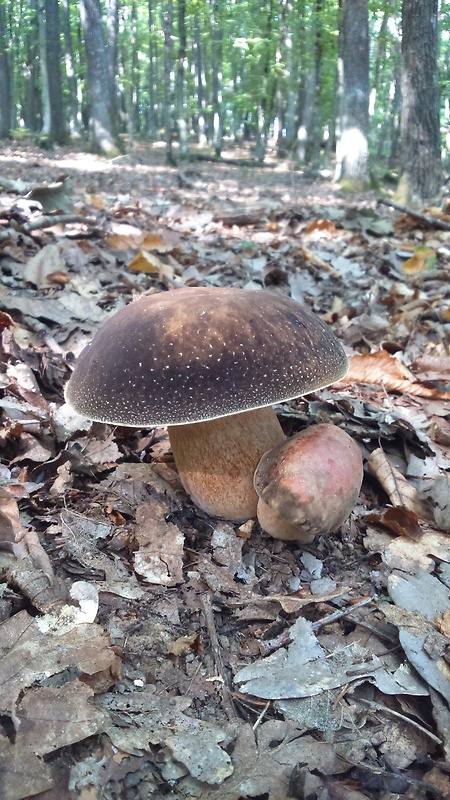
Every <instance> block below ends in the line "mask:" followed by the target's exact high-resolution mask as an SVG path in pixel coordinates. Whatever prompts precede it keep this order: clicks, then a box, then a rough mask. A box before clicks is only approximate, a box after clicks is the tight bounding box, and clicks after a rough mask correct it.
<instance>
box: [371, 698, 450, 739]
mask: <svg viewBox="0 0 450 800" xmlns="http://www.w3.org/2000/svg"><path fill="white" fill-rule="evenodd" d="M358 702H359V703H364V705H365V706H369V708H371V709H372V711H384V712H385V713H386V714H390V715H391V716H392V717H397V719H401V720H402V721H403V722H407V723H408V725H412V727H413V728H416V729H417V730H418V731H420V732H421V733H423V734H425V736H428V738H429V739H431V740H432V741H433V742H436V744H439V745H441V746H442V741H441V739H439V737H438V736H435V734H434V733H431V731H429V730H427V728H424V727H423V725H419V723H418V722H416V721H415V720H413V719H411V718H410V717H406V716H405V715H404V714H399V712H398V711H394V709H393V708H388V706H383V705H381V703H374V702H373V701H372V700H366V698H365V697H359V698H358Z"/></svg>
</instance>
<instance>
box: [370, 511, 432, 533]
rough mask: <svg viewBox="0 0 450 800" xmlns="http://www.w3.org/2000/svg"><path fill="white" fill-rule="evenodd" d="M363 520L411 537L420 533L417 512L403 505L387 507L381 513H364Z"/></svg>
mask: <svg viewBox="0 0 450 800" xmlns="http://www.w3.org/2000/svg"><path fill="white" fill-rule="evenodd" d="M364 521H365V522H371V523H372V524H374V525H381V526H382V527H383V528H387V529H388V530H390V531H392V532H393V533H399V534H400V535H402V536H410V537H411V538H413V539H419V538H420V537H421V535H422V529H421V527H420V525H419V520H418V517H417V514H416V513H415V512H414V511H410V510H409V509H408V508H404V507H392V508H388V509H387V510H386V511H384V512H383V513H382V514H366V516H365V517H364Z"/></svg>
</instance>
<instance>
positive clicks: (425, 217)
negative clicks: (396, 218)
mask: <svg viewBox="0 0 450 800" xmlns="http://www.w3.org/2000/svg"><path fill="white" fill-rule="evenodd" d="M378 203H379V204H380V205H383V206H389V207H390V208H395V210H396V211H400V212H401V213H402V214H408V215H409V216H410V217H414V219H417V220H418V221H419V222H424V223H425V224H426V225H429V226H430V227H432V228H439V229H440V230H442V231H450V222H445V220H443V219H439V217H432V216H431V215H429V214H423V213H422V212H421V211H414V210H413V209H412V208H407V207H406V206H399V205H398V204H397V203H394V202H393V201H392V200H385V199H384V198H382V197H380V198H378Z"/></svg>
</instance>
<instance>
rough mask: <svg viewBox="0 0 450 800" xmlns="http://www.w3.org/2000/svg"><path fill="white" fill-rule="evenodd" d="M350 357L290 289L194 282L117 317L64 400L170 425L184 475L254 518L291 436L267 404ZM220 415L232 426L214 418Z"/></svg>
mask: <svg viewBox="0 0 450 800" xmlns="http://www.w3.org/2000/svg"><path fill="white" fill-rule="evenodd" d="M347 366H348V365H347V359H346V357H345V353H344V351H343V348H342V346H341V344H340V342H339V341H338V340H337V339H336V337H335V336H334V334H333V333H332V331H331V330H330V328H328V326H327V325H325V323H323V322H322V320H320V319H319V318H318V317H316V316H315V315H314V314H313V313H312V312H311V311H309V310H308V309H306V308H304V307H303V306H301V305H299V304H298V303H296V302H295V301H294V300H292V299H291V298H289V297H286V296H284V295H279V294H277V293H275V292H271V291H267V290H262V291H255V292H252V291H245V290H243V289H234V288H204V287H201V288H186V289H179V290H176V291H171V292H163V293H161V294H156V295H152V296H149V297H145V298H144V299H142V300H139V301H137V302H135V303H131V304H130V305H128V306H126V307H125V308H124V309H122V310H121V311H119V312H118V313H117V314H115V315H114V316H113V317H111V319H110V320H108V322H107V323H106V324H105V325H104V326H103V327H102V328H101V329H100V330H99V332H98V333H97V334H96V336H95V337H94V339H93V341H92V342H91V344H90V345H88V346H87V347H86V348H85V349H84V350H83V352H82V353H81V355H80V357H79V358H78V361H77V364H76V366H75V370H74V373H73V375H72V377H71V379H70V381H69V383H68V385H67V387H66V400H67V402H68V403H69V404H70V405H71V406H72V407H73V408H74V410H75V411H77V412H78V413H79V414H81V415H83V416H85V417H88V418H89V419H93V420H97V421H100V422H108V423H112V424H116V425H117V424H118V425H128V426H132V427H143V426H145V427H147V426H155V425H167V426H169V436H170V438H171V442H172V449H173V453H174V457H175V461H176V463H177V466H178V469H179V472H180V477H181V480H182V482H183V484H184V486H185V488H186V491H187V492H188V493H189V494H191V496H192V497H193V499H194V501H195V502H196V503H197V505H199V506H200V508H203V509H204V510H205V511H207V512H208V513H210V514H215V515H217V516H224V517H228V518H230V519H244V518H246V517H249V516H252V515H254V514H255V513H256V503H257V496H256V493H255V490H254V488H253V472H254V469H255V467H256V464H257V463H258V460H259V458H260V457H261V455H262V454H263V453H264V452H265V451H266V450H267V449H269V448H271V447H273V446H274V445H275V444H277V443H278V442H279V441H282V439H283V434H282V431H281V428H280V426H279V423H278V422H277V420H276V416H275V414H274V412H273V410H271V409H270V408H265V407H270V406H272V404H274V403H279V402H282V401H286V400H289V399H293V398H295V397H298V396H300V395H303V394H306V393H307V392H310V391H313V390H314V389H319V388H321V387H323V386H327V385H328V384H330V383H333V382H334V381H336V380H338V379H339V378H341V377H342V376H343V375H344V374H345V372H346V370H347ZM256 409H264V410H265V413H264V414H262V415H260V419H262V420H264V423H263V424H262V425H260V424H256V423H253V424H252V425H249V426H248V428H249V429H250V428H251V429H252V430H253V432H251V433H250V434H249V435H248V436H247V437H243V436H242V429H243V427H244V421H243V420H241V421H238V422H234V420H236V415H237V416H240V415H241V412H250V413H251V412H253V411H254V410H256ZM221 418H223V424H222V425H220V426H218V425H212V424H211V425H210V424H209V423H210V422H211V423H212V422H213V421H217V422H220V421H221ZM198 423H200V425H198ZM233 426H235V430H234V435H231V431H232V427H233ZM181 427H183V428H184V430H183V431H182V430H181ZM261 428H263V430H261ZM264 428H265V430H264ZM227 429H229V431H230V442H233V444H232V445H230V447H229V448H228V450H229V452H226V451H227ZM269 429H270V430H269ZM259 431H260V433H259ZM172 434H173V435H172ZM219 434H220V435H219ZM197 437H200V442H199V441H197ZM191 452H192V453H193V454H194V453H195V456H194V455H193V456H192V464H191V463H190V453H191ZM249 454H250V456H249ZM250 461H251V464H250ZM241 464H242V465H243V466H242V467H241ZM222 467H223V469H222ZM250 467H251V468H250ZM222 495H223V497H222ZM241 496H242V501H241V499H240V498H241ZM224 497H226V498H227V500H226V502H225V501H224Z"/></svg>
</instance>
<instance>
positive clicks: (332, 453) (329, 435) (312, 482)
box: [254, 424, 363, 542]
mask: <svg viewBox="0 0 450 800" xmlns="http://www.w3.org/2000/svg"><path fill="white" fill-rule="evenodd" d="M362 479H363V464H362V457H361V451H360V449H359V447H358V445H357V444H356V442H354V441H353V439H352V438H351V436H349V435H348V433H345V431H343V430H341V428H337V427H335V426H334V425H329V424H321V425H311V427H309V428H306V429H305V430H303V431H301V432H300V433H297V434H296V435H295V436H292V437H291V438H290V439H287V440H286V441H284V442H281V443H280V444H278V445H276V446H275V447H274V448H272V450H269V452H267V453H265V454H264V455H263V457H262V458H261V460H260V462H259V464H258V466H257V468H256V471H255V477H254V482H255V488H256V491H257V493H258V495H259V500H258V511H257V514H258V520H259V523H260V525H261V527H262V528H263V529H264V530H265V531H266V532H267V533H269V534H270V535H271V536H274V537H275V538H276V539H285V540H292V539H294V540H298V541H302V542H311V541H312V540H313V539H314V538H315V536H317V535H318V534H320V533H331V531H334V530H336V528H339V526H340V525H342V523H343V522H345V520H346V519H347V517H348V516H349V514H350V512H351V510H352V508H353V506H354V505H355V502H356V499H357V497H358V494H359V491H360V489H361V484H362Z"/></svg>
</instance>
